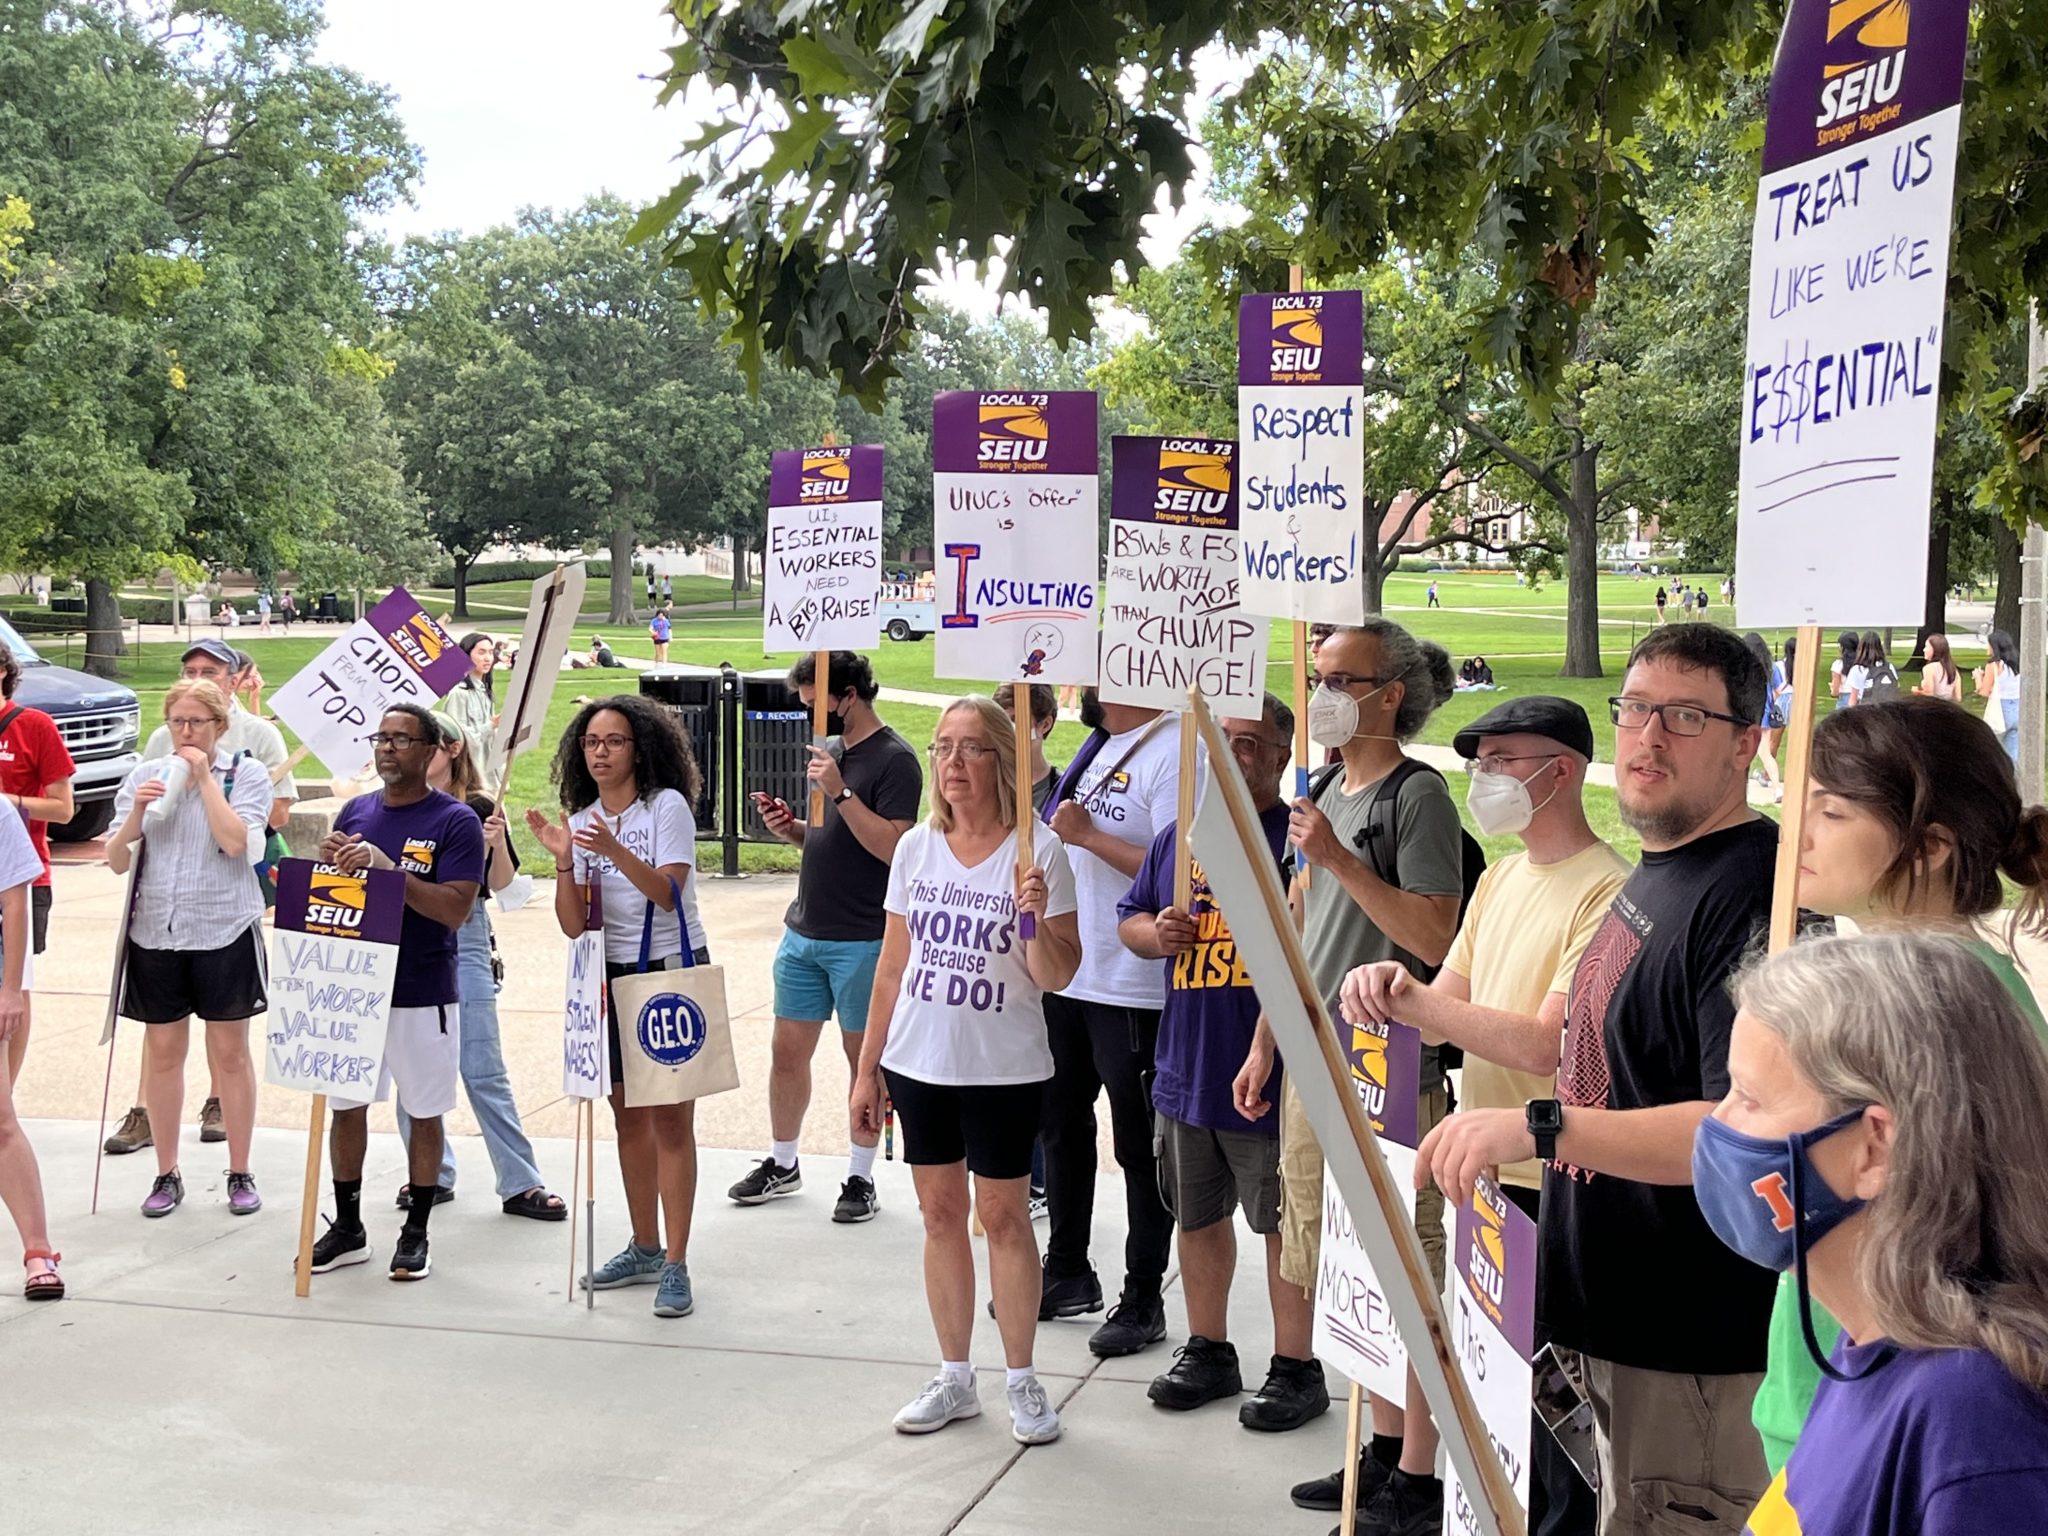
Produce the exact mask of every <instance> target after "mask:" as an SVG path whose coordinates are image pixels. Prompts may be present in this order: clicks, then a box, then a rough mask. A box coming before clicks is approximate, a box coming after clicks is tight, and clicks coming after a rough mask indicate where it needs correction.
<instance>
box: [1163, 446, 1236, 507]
mask: <svg viewBox="0 0 2048 1536" xmlns="http://www.w3.org/2000/svg"><path fill="white" fill-rule="evenodd" d="M1229 505H1230V451H1229V449H1228V447H1227V446H1225V445H1222V444H1213V443H1210V444H1203V445H1202V446H1200V447H1198V448H1197V447H1187V448H1181V447H1176V446H1174V445H1172V444H1168V445H1167V446H1166V447H1164V448H1162V449H1161V450H1160V453H1159V489H1158V490H1157V492H1155V493H1154V495H1153V497H1152V510H1153V511H1155V512H1202V513H1207V514H1209V515H1210V516H1216V517H1220V516H1221V515H1222V514H1223V512H1224V511H1225V509H1226V508H1228V507H1229Z"/></svg>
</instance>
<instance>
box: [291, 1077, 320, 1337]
mask: <svg viewBox="0 0 2048 1536" xmlns="http://www.w3.org/2000/svg"><path fill="white" fill-rule="evenodd" d="M326 1135H327V1095H326V1094H324V1093H316V1094H314V1095H313V1108H312V1111H311V1113H310V1114H309V1116H308V1118H307V1121H306V1191H305V1198H304V1199H303V1200H301V1201H300V1202H299V1262H298V1271H297V1277H296V1280H295V1283H294V1284H293V1286H292V1294H293V1295H295V1296H297V1297H298V1298H299V1299H300V1300H302V1301H303V1300H304V1299H305V1298H306V1297H308V1296H310V1295H312V1294H313V1227H314V1225H315V1222H314V1218H315V1217H317V1216H318V1215H319V1214H320V1143H321V1141H322V1139H323V1138H324V1137H325V1136H326Z"/></svg>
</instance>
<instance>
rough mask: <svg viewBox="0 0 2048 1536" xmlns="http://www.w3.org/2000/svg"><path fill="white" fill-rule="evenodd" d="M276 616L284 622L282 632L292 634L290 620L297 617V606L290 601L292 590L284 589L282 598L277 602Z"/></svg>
mask: <svg viewBox="0 0 2048 1536" xmlns="http://www.w3.org/2000/svg"><path fill="white" fill-rule="evenodd" d="M277 616H278V618H279V619H281V620H283V621H284V632H285V633H286V634H290V633H291V632H292V620H293V619H295V618H297V617H298V616H299V609H298V605H297V604H296V603H294V602H293V601H292V589H291V588H290V587H286V588H285V589H284V596H283V597H281V598H279V599H278V600H277Z"/></svg>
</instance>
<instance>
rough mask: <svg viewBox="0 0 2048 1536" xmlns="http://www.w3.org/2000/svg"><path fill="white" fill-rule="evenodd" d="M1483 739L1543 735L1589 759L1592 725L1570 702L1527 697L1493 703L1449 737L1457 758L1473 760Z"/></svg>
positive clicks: (1542, 695) (1550, 696)
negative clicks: (1491, 706)
mask: <svg viewBox="0 0 2048 1536" xmlns="http://www.w3.org/2000/svg"><path fill="white" fill-rule="evenodd" d="M1487 736H1547V737H1549V738H1550V740H1552V741H1554V742H1556V743H1557V744H1558V745H1559V746H1561V747H1569V748H1570V749H1571V750H1572V751H1574V752H1576V753H1578V754H1579V755H1580V756H1581V757H1583V758H1586V759H1588V760H1589V761H1590V760H1591V758H1592V756H1593V723H1592V721H1590V720H1588V719H1587V718H1586V712H1585V710H1583V709H1581V708H1580V707H1579V706H1578V705H1576V704H1574V703H1573V702H1572V701H1571V700H1570V699H1560V698H1558V697H1556V696H1555V695H1554V694H1548V693H1538V694H1531V695H1530V696H1529V697H1527V698H1521V699H1509V700H1508V701H1507V702H1506V703H1503V704H1496V705H1494V707H1493V708H1492V709H1489V710H1488V711H1487V712H1486V713H1485V714H1483V715H1481V716H1480V717H1479V718H1478V719H1477V720H1474V721H1473V722H1472V723H1471V724H1470V725H1468V726H1466V727H1465V728H1464V729H1463V730H1462V731H1460V732H1458V734H1457V735H1455V736H1453V737H1452V738H1451V748H1452V750H1453V751H1455V752H1456V753H1457V754H1458V756H1460V757H1477V756H1478V755H1479V743H1480V740H1481V739H1482V738H1484V737H1487Z"/></svg>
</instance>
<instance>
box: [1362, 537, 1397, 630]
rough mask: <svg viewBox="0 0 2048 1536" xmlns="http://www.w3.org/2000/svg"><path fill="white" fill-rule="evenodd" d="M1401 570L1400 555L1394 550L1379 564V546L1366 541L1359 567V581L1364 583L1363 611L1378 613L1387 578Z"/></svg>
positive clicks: (1385, 589)
mask: <svg viewBox="0 0 2048 1536" xmlns="http://www.w3.org/2000/svg"><path fill="white" fill-rule="evenodd" d="M1400 568H1401V553H1400V551H1399V550H1396V551H1395V552H1394V553H1393V554H1391V555H1388V556H1387V557H1386V563H1385V564H1381V557H1380V551H1379V545H1378V544H1377V543H1376V542H1374V541H1372V540H1370V539H1368V540H1367V542H1366V546H1365V559H1364V561H1363V562H1362V563H1361V565H1360V567H1359V580H1361V581H1362V582H1364V583H1365V611H1366V612H1367V613H1378V612H1379V611H1380V608H1381V605H1382V604H1383V603H1384V602H1385V601H1386V593H1387V578H1388V577H1389V576H1391V575H1393V574H1394V572H1395V571H1397V570H1399V569H1400Z"/></svg>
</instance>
